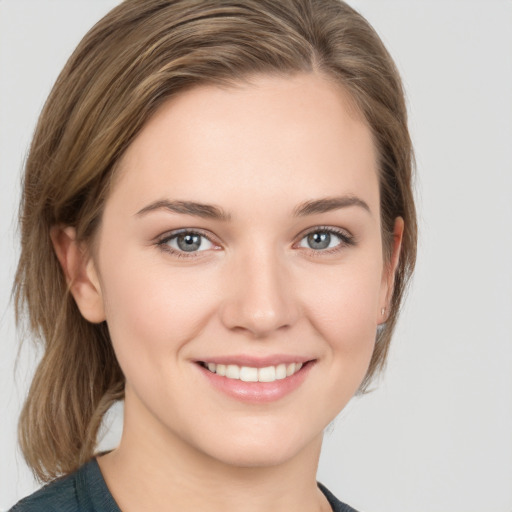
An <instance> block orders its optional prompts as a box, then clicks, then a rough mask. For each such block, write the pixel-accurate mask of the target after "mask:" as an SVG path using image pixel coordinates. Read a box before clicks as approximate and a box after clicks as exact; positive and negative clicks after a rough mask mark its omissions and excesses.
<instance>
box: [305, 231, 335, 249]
mask: <svg viewBox="0 0 512 512" xmlns="http://www.w3.org/2000/svg"><path fill="white" fill-rule="evenodd" d="M330 243H331V234H330V233H327V232H326V231H317V232H316V233H310V234H309V235H308V245H309V247H311V249H326V248H327V247H329V244H330Z"/></svg>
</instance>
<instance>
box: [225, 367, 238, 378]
mask: <svg viewBox="0 0 512 512" xmlns="http://www.w3.org/2000/svg"><path fill="white" fill-rule="evenodd" d="M226 377H227V378H228V379H239V378H240V366H237V365H236V364H228V365H227V366H226Z"/></svg>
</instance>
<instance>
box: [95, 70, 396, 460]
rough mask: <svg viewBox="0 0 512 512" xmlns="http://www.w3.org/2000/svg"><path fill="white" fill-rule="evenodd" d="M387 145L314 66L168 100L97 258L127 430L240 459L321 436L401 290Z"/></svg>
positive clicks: (138, 151)
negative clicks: (394, 263) (384, 212)
mask: <svg viewBox="0 0 512 512" xmlns="http://www.w3.org/2000/svg"><path fill="white" fill-rule="evenodd" d="M376 160H377V155H376V152H375V148H374V145H373V142H372V137H371V134H370V130H369V129H368V127H367V126H366V124H365V123H364V122H363V120H362V118H361V116H360V115H359V114H358V113H357V111H356V110H355V109H354V108H353V107H352V106H351V104H350V102H349V101H348V99H347V96H346V95H345V94H344V93H343V91H341V90H340V89H339V88H338V87H337V86H335V85H334V84H333V83H332V82H329V81H327V80H326V79H324V78H322V77H320V76H317V75H313V74H311V75H297V76H293V77H289V78H277V77H260V78H257V79H254V80H253V81H252V82H251V84H250V85H249V84H240V85H236V86H234V87H232V88H225V89H221V88H217V87H214V86H201V87H197V88H195V89H192V90H189V91H187V92H185V93H182V94H181V95H179V96H177V97H176V98H174V99H172V100H169V101H168V102H167V103H166V104H165V105H164V106H163V107H162V108H161V109H160V110H159V111H158V112H157V114H156V115H155V116H154V117H153V118H152V119H151V120H150V121H149V122H148V123H147V125H146V126H145V128H144V129H143V130H142V131H141V133H140V134H139V135H138V137H137V138H136V140H135V141H134V142H133V143H132V144H131V146H130V147H129V149H128V150H127V152H126V154H125V155H124V157H123V159H122V161H121V165H120V171H119V175H118V177H117V179H116V182H115V185H114V187H113V191H112V193H111V195H110V197H109V199H108V200H107V203H106V206H105V210H104V216H103V220H102V224H101V227H100V230H99V233H98V245H97V250H96V253H95V259H94V267H93V268H92V270H91V268H89V270H90V272H92V273H93V274H94V273H95V275H96V276H97V279H98V293H99V297H100V298H101V301H100V302H99V305H98V308H103V310H102V312H99V313H98V314H99V315H100V316H101V315H103V314H104V316H105V318H106V320H107V323H108V327H109V330H110V334H111V337H112V343H113V345H114V348H115V351H116V354H117V357H118V359H119V363H120V365H121V367H122V369H123V371H124V374H125V376H126V403H125V408H126V424H125V429H126V430H127V433H129V432H133V433H134V432H138V433H139V434H140V435H146V436H148V433H151V436H150V437H151V439H154V443H155V444H157V445H158V444H161V445H162V446H169V444H168V443H171V445H174V446H181V447H184V448H186V449H187V450H190V449H191V450H193V451H194V452H196V453H200V454H202V455H206V456H208V457H213V458H214V459H216V460H218V461H221V462H225V463H228V464H235V465H244V466H247V465H250V466H262V465H275V464H279V463H280V462H284V461H286V460H289V459H291V458H292V457H294V456H295V455H296V454H298V453H299V452H301V450H303V449H305V448H306V447H308V446H312V445H313V444H315V443H318V441H319V439H320V438H321V434H322V430H323V429H324V428H325V427H326V425H327V424H328V423H329V422H330V421H331V420H332V419H333V418H334V417H335V416H336V415H337V414H338V413H339V412H340V410H341V409H342V408H343V407H344V406H345V405H346V403H347V402H348V401H349V399H350V398H351V396H352V395H353V394H354V392H355V391H356V390H357V388H358V386H359V384H360V383H361V381H362V379H363V377H364V375H365V373H366V370H367V367H368V364H369V361H370V358H371V355H372V351H373V348H374V343H375V334H376V327H377V325H378V324H379V323H381V322H382V321H383V320H384V319H383V317H382V313H381V308H383V307H384V306H385V305H386V300H387V296H388V292H389V291H390V290H389V289H388V288H389V285H388V283H389V282H390V279H391V278H390V273H389V272H388V271H387V268H388V266H386V265H385V262H384V261H383V258H382V245H381V232H380V215H379V187H378V178H377V165H376ZM298 363H301V364H302V367H300V365H299V364H298ZM226 373H227V375H226ZM255 379H256V380H257V382H254V380H255ZM260 381H264V382H260ZM265 381H266V382H265ZM134 435H136V434H134Z"/></svg>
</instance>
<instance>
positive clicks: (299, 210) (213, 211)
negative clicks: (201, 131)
mask: <svg viewBox="0 0 512 512" xmlns="http://www.w3.org/2000/svg"><path fill="white" fill-rule="evenodd" d="M350 206H358V207H360V208H362V209H364V210H366V211H367V212H368V213H370V214H371V210H370V207H369V206H368V204H367V203H366V202H365V201H363V200H362V199H360V198H359V197H356V196H353V195H346V196H339V197H326V198H323V199H315V200H311V201H306V202H304V203H301V204H299V205H298V206H297V207H296V208H295V209H294V212H293V214H294V216H295V217H306V216H308V215H315V214H318V213H326V212H330V211H333V210H339V209H341V208H348V207H350ZM157 210H168V211H170V212H172V213H181V214H185V215H193V216H195V217H202V218H204V219H213V220H222V221H228V220H230V219H231V215H230V214H229V213H227V212H225V211H224V210H223V209H222V208H220V207H219V206H215V205H212V204H205V203H197V202H194V201H169V200H165V199H164V200H160V201H155V202H153V203H151V204H149V205H148V206H145V207H144V208H142V210H139V211H138V212H137V215H138V216H142V215H146V214H148V213H150V212H153V211H157Z"/></svg>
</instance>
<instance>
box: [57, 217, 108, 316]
mask: <svg viewBox="0 0 512 512" xmlns="http://www.w3.org/2000/svg"><path fill="white" fill-rule="evenodd" d="M50 237H51V240H52V244H53V248H54V250H55V253H56V255H57V258H58V260H59V263H60V265H61V267H62V271H63V273H64V276H65V278H66V282H67V284H68V287H69V290H70V292H71V295H73V298H74V299H75V302H76V304H77V306H78V309H79V310H80V313H82V316H83V317H84V318H85V319H86V320H88V321H89V322H93V323H100V322H103V321H104V320H105V310H104V305H103V296H102V293H101V286H100V281H99V279H98V274H97V272H96V268H95V266H94V261H93V259H92V257H91V256H90V254H89V251H87V250H86V248H85V247H84V246H83V244H80V243H78V242H77V239H76V231H75V228H72V227H70V226H67V227H62V226H53V227H52V228H51V230H50Z"/></svg>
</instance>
